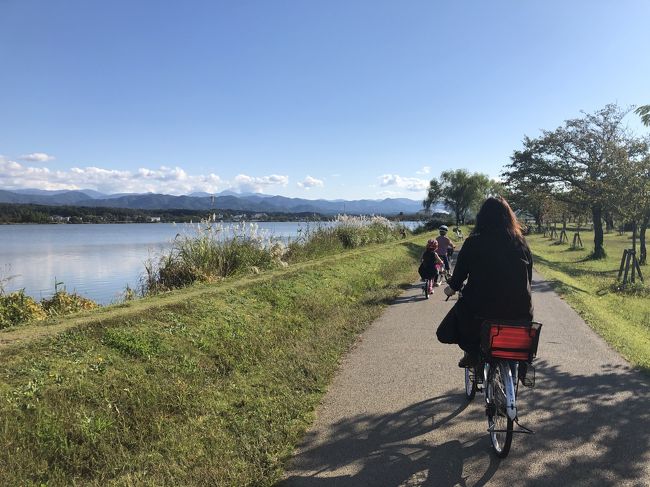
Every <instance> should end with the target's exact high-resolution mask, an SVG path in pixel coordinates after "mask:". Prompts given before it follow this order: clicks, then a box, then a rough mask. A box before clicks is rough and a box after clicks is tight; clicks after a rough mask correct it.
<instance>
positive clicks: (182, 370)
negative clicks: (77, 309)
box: [0, 235, 427, 487]
mask: <svg viewBox="0 0 650 487" xmlns="http://www.w3.org/2000/svg"><path fill="white" fill-rule="evenodd" d="M426 238H427V236H426V235H419V236H417V237H412V238H408V239H405V240H400V241H396V242H392V243H388V244H378V245H369V246H367V247H362V248H359V249H355V250H350V251H343V252H341V253H338V254H336V255H329V256H326V257H322V258H319V259H315V260H312V261H309V262H302V263H298V264H295V265H291V266H290V267H289V268H287V269H282V270H275V271H269V272H267V273H263V274H261V275H258V276H252V277H243V278H238V279H233V280H231V281H229V280H226V281H223V282H221V283H218V284H212V285H207V284H206V285H198V286H191V287H189V288H185V289H180V290H176V291H173V292H171V293H167V294H164V295H160V296H153V297H151V298H146V299H142V300H139V301H134V302H133V303H130V304H127V305H124V306H122V307H110V308H107V309H104V310H99V311H97V312H93V313H88V314H87V315H83V316H81V317H74V318H70V319H68V320H62V322H61V323H59V324H54V325H51V327H52V330H56V331H57V332H56V333H55V332H52V333H51V334H49V335H48V334H45V335H42V334H39V333H35V334H31V333H30V326H31V325H30V326H28V327H25V328H21V330H22V331H23V333H24V335H23V336H24V339H22V340H19V339H15V341H14V342H13V343H11V344H9V345H4V346H3V347H2V353H1V354H0V397H1V398H2V400H1V401H0V415H1V417H2V418H3V420H2V427H1V428H0V485H48V486H55V485H102V486H103V485H219V486H237V487H243V486H252V485H255V486H270V485H273V484H274V482H275V481H277V480H278V479H279V478H280V477H281V475H282V471H283V466H284V463H285V462H286V461H287V459H288V458H289V457H290V455H291V453H292V451H293V449H294V447H295V445H296V443H297V442H298V441H299V440H300V438H301V436H302V434H303V433H304V431H305V429H306V428H307V427H308V425H309V424H310V422H311V419H312V414H313V410H314V408H315V406H316V405H317V404H318V403H319V401H320V399H321V397H322V395H323V394H324V392H325V390H326V388H327V385H328V384H329V381H330V379H331V377H332V375H333V373H334V372H335V370H336V368H337V366H338V363H339V359H340V358H341V356H342V355H343V354H344V353H345V352H346V351H347V350H348V349H349V348H350V346H351V345H352V344H353V343H354V341H355V340H356V338H357V336H358V335H359V333H360V332H361V331H362V330H363V329H364V328H365V327H366V326H367V325H368V324H370V323H372V321H373V320H374V319H375V318H377V317H378V316H379V314H380V313H381V311H382V309H383V308H384V307H385V306H386V304H387V303H389V302H390V301H391V300H392V299H393V298H395V297H396V296H397V295H399V294H400V293H401V292H402V287H403V285H405V284H408V283H411V282H413V281H414V280H415V279H416V276H417V273H416V269H417V265H418V263H419V258H420V255H421V252H422V246H421V243H422V242H424V241H426ZM31 328H33V326H31ZM41 328H43V327H42V326H41ZM47 328H48V327H45V329H47ZM30 337H31V338H30Z"/></svg>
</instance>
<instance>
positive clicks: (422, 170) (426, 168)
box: [415, 166, 431, 176]
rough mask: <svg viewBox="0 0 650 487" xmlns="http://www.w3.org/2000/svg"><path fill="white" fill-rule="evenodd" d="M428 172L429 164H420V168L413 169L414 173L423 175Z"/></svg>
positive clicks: (429, 170) (429, 169)
mask: <svg viewBox="0 0 650 487" xmlns="http://www.w3.org/2000/svg"><path fill="white" fill-rule="evenodd" d="M430 172H431V167H430V166H422V169H420V170H419V171H415V174H419V175H421V176H424V175H425V174H429V173H430Z"/></svg>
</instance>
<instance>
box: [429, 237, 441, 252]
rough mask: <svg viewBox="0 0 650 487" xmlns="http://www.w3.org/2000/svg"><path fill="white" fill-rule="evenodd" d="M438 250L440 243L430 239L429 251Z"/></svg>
mask: <svg viewBox="0 0 650 487" xmlns="http://www.w3.org/2000/svg"><path fill="white" fill-rule="evenodd" d="M437 248H438V241H437V240H436V239H435V238H430V239H429V240H428V241H427V249H432V250H436V249H437Z"/></svg>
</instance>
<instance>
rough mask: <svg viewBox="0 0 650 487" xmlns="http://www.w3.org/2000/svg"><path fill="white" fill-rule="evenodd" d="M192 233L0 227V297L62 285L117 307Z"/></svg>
mask: <svg viewBox="0 0 650 487" xmlns="http://www.w3.org/2000/svg"><path fill="white" fill-rule="evenodd" d="M307 225H308V224H307V223H299V222H261V223H258V226H259V229H260V231H263V232H266V233H268V234H269V235H271V236H273V237H276V238H282V239H285V240H286V239H288V238H292V237H296V236H297V235H298V232H299V229H305V228H306V226H307ZM309 225H312V226H313V225H315V224H314V223H311V224H309ZM407 225H408V226H409V227H413V226H415V225H416V224H415V223H413V222H408V224H407ZM194 228H196V225H193V226H192V225H189V224H173V223H151V224H137V223H136V224H122V225H0V279H3V280H4V289H5V291H6V292H11V291H15V290H18V289H23V288H24V289H25V292H26V293H27V294H29V295H30V296H33V297H34V298H36V299H41V298H44V297H49V296H51V295H52V294H54V285H55V282H62V283H63V285H64V286H65V288H66V289H67V290H68V291H70V292H73V291H76V292H77V293H79V294H81V295H82V296H85V297H87V298H90V299H92V300H94V301H97V302H98V303H100V304H110V303H114V302H118V301H120V300H121V296H122V293H123V292H124V289H125V288H126V286H127V285H129V286H130V287H131V288H137V287H138V285H139V283H140V279H141V276H142V274H143V272H144V262H145V261H146V260H147V259H148V258H149V257H155V256H156V255H158V254H159V253H160V252H161V251H162V250H164V249H167V248H169V247H170V245H171V241H172V240H173V239H174V237H176V235H177V234H179V233H180V234H186V233H192V232H193V231H194ZM7 279H8V280H7Z"/></svg>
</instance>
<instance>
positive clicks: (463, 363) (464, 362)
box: [458, 352, 478, 369]
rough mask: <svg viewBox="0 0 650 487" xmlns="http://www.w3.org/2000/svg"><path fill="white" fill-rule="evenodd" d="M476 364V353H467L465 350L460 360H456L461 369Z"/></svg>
mask: <svg viewBox="0 0 650 487" xmlns="http://www.w3.org/2000/svg"><path fill="white" fill-rule="evenodd" d="M477 364H478V356H477V355H476V354H473V353H467V352H465V355H463V358H462V359H460V362H458V366H459V367H461V368H463V369H464V368H465V367H474V366H475V365H477Z"/></svg>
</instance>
